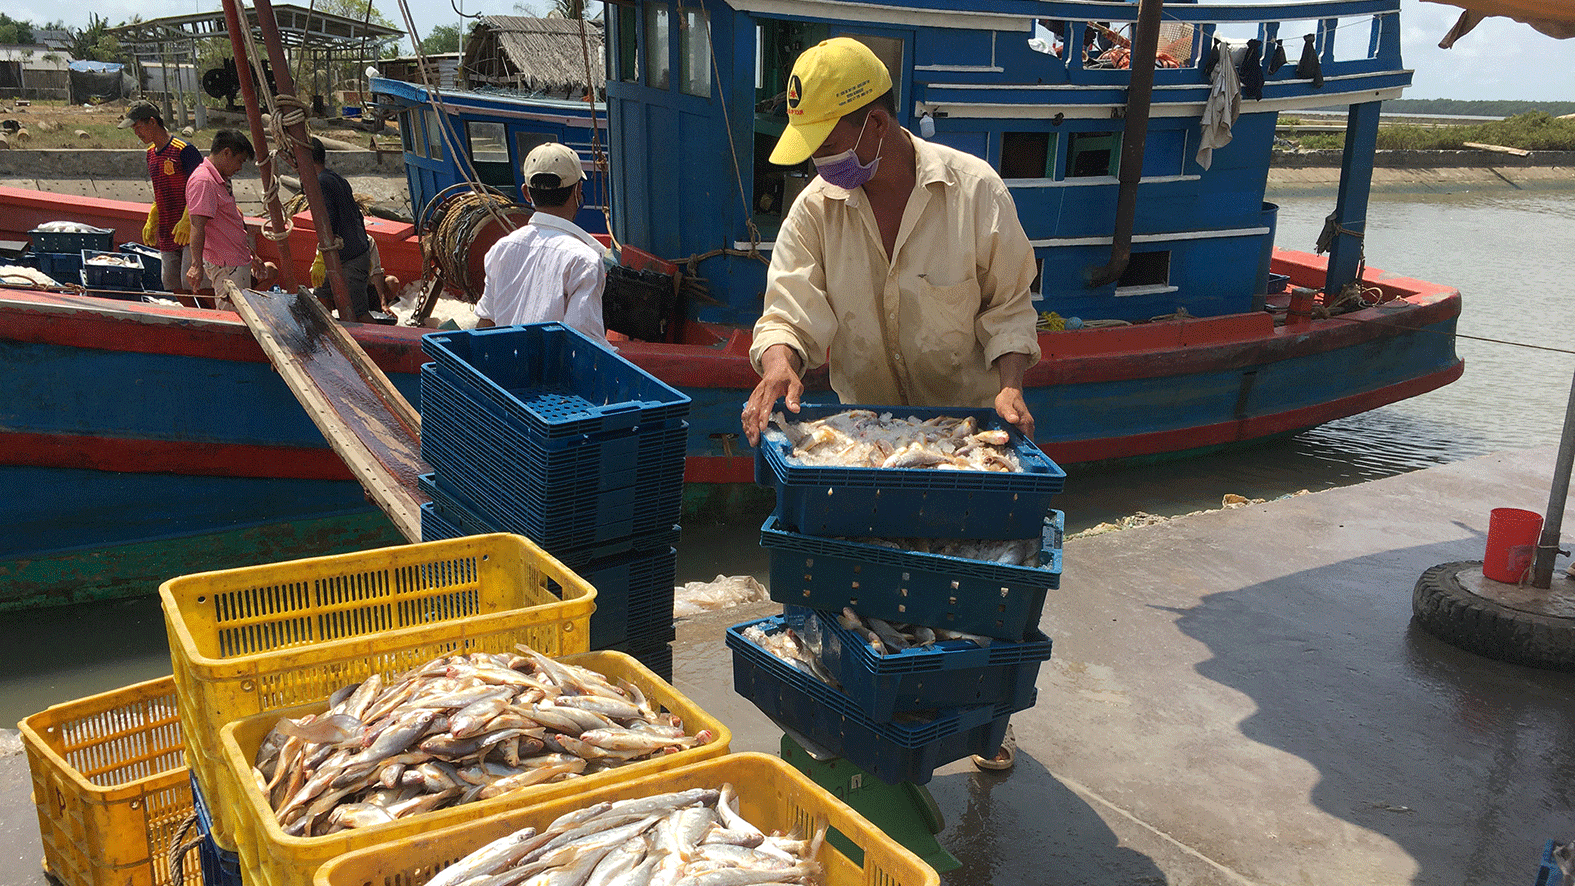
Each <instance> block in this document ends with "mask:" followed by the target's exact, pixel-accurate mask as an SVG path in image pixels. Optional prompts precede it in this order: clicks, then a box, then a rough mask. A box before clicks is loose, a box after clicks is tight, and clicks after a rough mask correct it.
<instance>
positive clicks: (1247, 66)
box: [1236, 40, 1263, 101]
mask: <svg viewBox="0 0 1575 886" xmlns="http://www.w3.org/2000/svg"><path fill="white" fill-rule="evenodd" d="M1236 75H1237V76H1238V77H1240V78H1241V97H1242V98H1250V99H1252V100H1253V101H1258V100H1260V99H1262V98H1263V41H1261V40H1248V41H1247V54H1246V55H1243V56H1242V57H1241V67H1240V68H1238V69H1237V71H1236Z"/></svg>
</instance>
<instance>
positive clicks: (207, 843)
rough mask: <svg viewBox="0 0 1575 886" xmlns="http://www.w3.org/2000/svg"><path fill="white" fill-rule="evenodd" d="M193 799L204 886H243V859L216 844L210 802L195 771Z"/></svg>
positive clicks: (192, 785)
mask: <svg viewBox="0 0 1575 886" xmlns="http://www.w3.org/2000/svg"><path fill="white" fill-rule="evenodd" d="M191 799H192V805H193V806H194V807H195V808H196V812H197V836H198V837H199V838H200V842H199V843H198V844H197V857H198V859H199V860H200V861H201V863H202V886H241V857H240V855H238V854H236V853H234V852H231V851H229V850H227V849H224V848H222V847H220V846H219V844H218V843H215V842H214V840H213V815H212V813H210V812H209V811H208V801H207V799H206V798H204V797H203V796H202V788H201V787H200V786H198V784H197V773H196V772H195V771H193V772H192V774H191ZM177 886H178V884H177Z"/></svg>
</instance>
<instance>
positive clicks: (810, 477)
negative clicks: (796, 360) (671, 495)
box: [755, 404, 1066, 538]
mask: <svg viewBox="0 0 1575 886" xmlns="http://www.w3.org/2000/svg"><path fill="white" fill-rule="evenodd" d="M850 410H868V411H871V412H873V413H874V414H876V415H880V414H883V413H888V412H889V413H891V414H892V415H893V416H894V417H897V418H909V417H913V418H917V419H919V420H921V421H923V420H929V419H935V418H942V417H951V418H956V419H964V418H968V417H972V418H973V419H974V420H975V422H977V424H978V427H979V429H980V430H984V431H1005V432H1006V434H1007V443H1006V447H1007V448H1009V449H1010V450H1011V451H1012V452H1013V453H1014V454H1015V455H1016V457H1017V460H1018V463H1019V465H1020V466H1021V468H1022V470H1020V471H973V470H936V469H934V468H916V467H915V468H897V467H892V468H870V467H821V466H813V465H806V464H804V463H803V462H802V461H800V460H798V459H796V458H794V456H793V444H792V442H791V441H789V439H788V436H787V434H785V433H784V432H783V431H781V430H780V429H777V428H774V427H773V428H771V429H769V430H767V431H766V433H765V434H763V435H762V436H761V439H760V447H759V448H758V449H756V450H755V482H757V483H760V484H762V485H768V486H775V487H776V490H777V511H776V512H777V515H778V516H779V517H781V519H782V525H783V527H784V528H787V529H792V530H793V531H795V532H803V533H807V534H809V535H843V536H875V537H894V538H895V537H901V538H1027V537H1028V536H1031V535H1034V534H1035V533H1037V532H1038V527H1039V524H1040V523H1041V522H1042V521H1043V520H1044V518H1045V514H1046V513H1048V512H1049V511H1050V501H1051V499H1052V498H1053V497H1054V496H1055V494H1056V493H1058V492H1060V491H1061V489H1062V488H1063V486H1064V485H1065V480H1066V472H1065V471H1063V470H1062V469H1061V468H1060V466H1059V465H1057V464H1056V463H1055V462H1053V461H1051V460H1050V457H1049V456H1047V455H1045V454H1044V453H1043V452H1042V451H1040V449H1039V447H1038V446H1035V445H1034V442H1033V441H1032V440H1030V439H1028V438H1027V437H1024V436H1023V435H1022V434H1021V433H1019V432H1018V431H1017V429H1016V428H1015V427H1013V426H1011V425H1008V424H1006V423H1005V422H1004V421H1003V420H1002V419H1001V417H1000V416H998V415H996V414H995V411H994V410H991V409H950V408H948V409H920V408H917V407H906V406H841V405H810V404H805V405H804V406H803V407H802V408H801V409H800V411H799V413H798V415H797V416H791V415H790V416H789V420H790V421H792V422H795V423H796V422H805V421H815V420H818V419H822V418H826V417H828V416H831V415H836V414H838V413H841V412H847V411H850Z"/></svg>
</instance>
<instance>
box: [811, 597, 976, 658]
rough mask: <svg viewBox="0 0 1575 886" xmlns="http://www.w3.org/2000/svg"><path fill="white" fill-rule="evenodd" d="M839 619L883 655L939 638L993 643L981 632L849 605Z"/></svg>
mask: <svg viewBox="0 0 1575 886" xmlns="http://www.w3.org/2000/svg"><path fill="white" fill-rule="evenodd" d="M837 621H838V623H840V624H841V625H842V626H843V627H844V628H847V629H848V630H850V631H852V632H853V633H855V634H858V635H859V636H860V637H862V638H863V639H864V642H866V643H868V644H869V645H870V648H871V649H873V650H875V651H876V652H877V653H879V654H881V655H890V654H892V653H894V652H901V651H902V650H904V649H914V648H923V649H928V648H930V647H931V646H934V645H935V643H936V641H938V640H967V641H968V642H970V643H972V644H974V645H975V646H979V647H984V646H989V645H990V638H989V637H981V636H979V635H978V634H965V633H963V632H962V631H951V630H947V629H946V628H927V627H924V626H923V625H911V624H903V623H900V622H889V621H883V620H881V619H878V618H871V617H869V616H867V615H865V616H861V615H859V614H858V613H857V612H854V611H853V610H852V609H849V608H848V607H846V606H844V607H842V614H841V615H840V616H838V617H837Z"/></svg>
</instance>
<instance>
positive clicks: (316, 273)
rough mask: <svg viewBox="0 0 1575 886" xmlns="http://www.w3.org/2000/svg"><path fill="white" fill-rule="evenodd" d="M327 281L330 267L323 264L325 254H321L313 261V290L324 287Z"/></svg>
mask: <svg viewBox="0 0 1575 886" xmlns="http://www.w3.org/2000/svg"><path fill="white" fill-rule="evenodd" d="M327 279H328V266H327V265H325V264H323V254H322V253H321V252H319V253H317V257H316V258H314V259H312V288H314V289H315V288H317V287H319V286H321V285H323V281H324V280H327Z"/></svg>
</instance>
